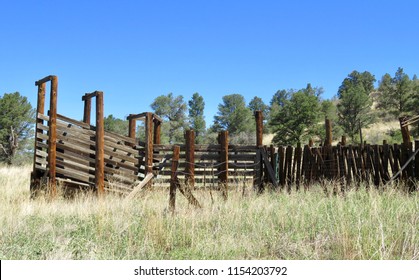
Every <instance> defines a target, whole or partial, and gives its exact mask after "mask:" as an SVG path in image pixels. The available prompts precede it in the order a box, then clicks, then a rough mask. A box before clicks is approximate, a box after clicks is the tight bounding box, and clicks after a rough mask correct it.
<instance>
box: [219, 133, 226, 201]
mask: <svg viewBox="0 0 419 280" xmlns="http://www.w3.org/2000/svg"><path fill="white" fill-rule="evenodd" d="M220 146H221V154H220V164H221V166H220V167H221V168H220V175H219V177H218V179H219V185H220V189H221V190H222V194H223V197H224V199H227V197H228V131H221V133H220Z"/></svg>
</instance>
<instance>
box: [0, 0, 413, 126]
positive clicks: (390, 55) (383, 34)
mask: <svg viewBox="0 0 419 280" xmlns="http://www.w3.org/2000/svg"><path fill="white" fill-rule="evenodd" d="M1 11H2V13H1V16H0V34H1V45H0V63H1V64H0V65H1V68H0V94H3V93H6V92H14V91H19V92H20V93H21V94H22V95H24V96H27V97H28V98H29V100H30V101H31V103H32V105H33V106H36V87H35V86H34V82H35V80H38V79H40V78H42V77H44V76H47V75H50V74H54V75H57V76H58V77H59V95H58V112H59V113H60V114H64V115H66V116H69V117H73V118H76V119H81V118H82V112H83V104H82V102H81V96H82V94H84V93H85V92H91V91H94V90H102V91H104V92H105V115H109V114H113V115H114V116H116V117H119V118H124V117H125V116H127V115H128V114H130V113H140V112H144V111H150V110H151V109H150V104H151V103H152V102H153V100H154V98H156V97H157V96H159V95H162V94H167V93H169V92H173V94H174V95H183V96H184V98H185V101H188V100H189V99H190V98H191V96H192V94H193V93H194V92H199V93H200V94H201V95H202V96H203V97H204V99H205V102H206V110H205V114H206V119H207V122H210V123H207V126H208V125H210V124H211V123H212V120H213V116H214V114H216V112H217V106H218V104H219V103H221V102H222V96H224V95H227V94H233V93H240V94H242V95H243V96H244V97H245V98H246V102H249V101H250V100H251V98H253V97H254V96H259V97H261V98H262V99H263V100H264V101H265V102H266V103H269V101H270V100H271V98H272V95H273V94H274V93H275V92H276V91H277V90H279V89H290V88H294V89H300V88H303V87H305V86H306V84H307V83H311V84H312V85H313V86H322V87H323V88H324V90H325V93H324V96H323V98H331V97H332V96H333V95H335V94H336V92H337V89H338V87H339V85H340V84H341V83H342V81H343V79H344V78H345V77H346V76H347V75H348V74H349V73H350V72H352V71H353V70H357V71H365V70H367V71H369V72H371V73H372V74H373V75H375V77H376V78H377V80H379V79H380V78H381V77H382V75H384V74H385V73H390V74H391V75H394V73H395V72H396V70H397V68H398V67H403V68H404V71H405V73H407V74H408V75H409V76H412V75H413V74H418V75H419V36H418V35H419V18H418V11H419V1H414V0H412V1H403V0H399V1H368V0H361V1H359V0H356V1H321V0H319V1H280V0H278V1H263V0H258V1H227V0H223V1H218V0H216V1H209V0H208V1H198V0H196V1H182V0H177V1H158V0H154V1H140V0H139V1H126V0H120V1H105V0H102V1H87V0H86V1H75V0H73V1H19V0H13V1H4V0H3V1H1Z"/></svg>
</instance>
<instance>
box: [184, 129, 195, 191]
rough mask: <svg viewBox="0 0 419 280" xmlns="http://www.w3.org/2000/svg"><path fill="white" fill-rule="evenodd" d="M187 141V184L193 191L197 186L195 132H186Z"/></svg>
mask: <svg viewBox="0 0 419 280" xmlns="http://www.w3.org/2000/svg"><path fill="white" fill-rule="evenodd" d="M185 140H186V154H185V156H186V166H185V173H186V174H185V184H186V185H187V186H189V187H190V188H191V189H193V188H194V185H195V132H194V131H193V130H187V131H186V132H185Z"/></svg>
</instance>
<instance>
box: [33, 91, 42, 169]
mask: <svg viewBox="0 0 419 280" xmlns="http://www.w3.org/2000/svg"><path fill="white" fill-rule="evenodd" d="M36 112H37V115H36V124H35V125H36V130H35V131H36V133H43V130H42V129H39V128H38V124H40V125H42V124H44V121H43V120H42V119H40V118H38V114H45V83H42V84H39V85H38V102H37V110H36ZM38 141H42V139H39V138H38V137H37V135H35V147H34V151H35V153H34V158H33V172H36V170H35V169H36V168H35V167H36V157H37V156H36V150H37V149H38V148H37V142H38Z"/></svg>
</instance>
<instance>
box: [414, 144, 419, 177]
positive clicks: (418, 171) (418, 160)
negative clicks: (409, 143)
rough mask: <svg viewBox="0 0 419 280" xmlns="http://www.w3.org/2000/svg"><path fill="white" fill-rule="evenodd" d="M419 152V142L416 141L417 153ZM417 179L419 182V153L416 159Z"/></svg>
mask: <svg viewBox="0 0 419 280" xmlns="http://www.w3.org/2000/svg"><path fill="white" fill-rule="evenodd" d="M418 150H419V140H416V141H415V152H417V151H418ZM415 177H416V180H418V181H419V152H417V154H416V157H415Z"/></svg>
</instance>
